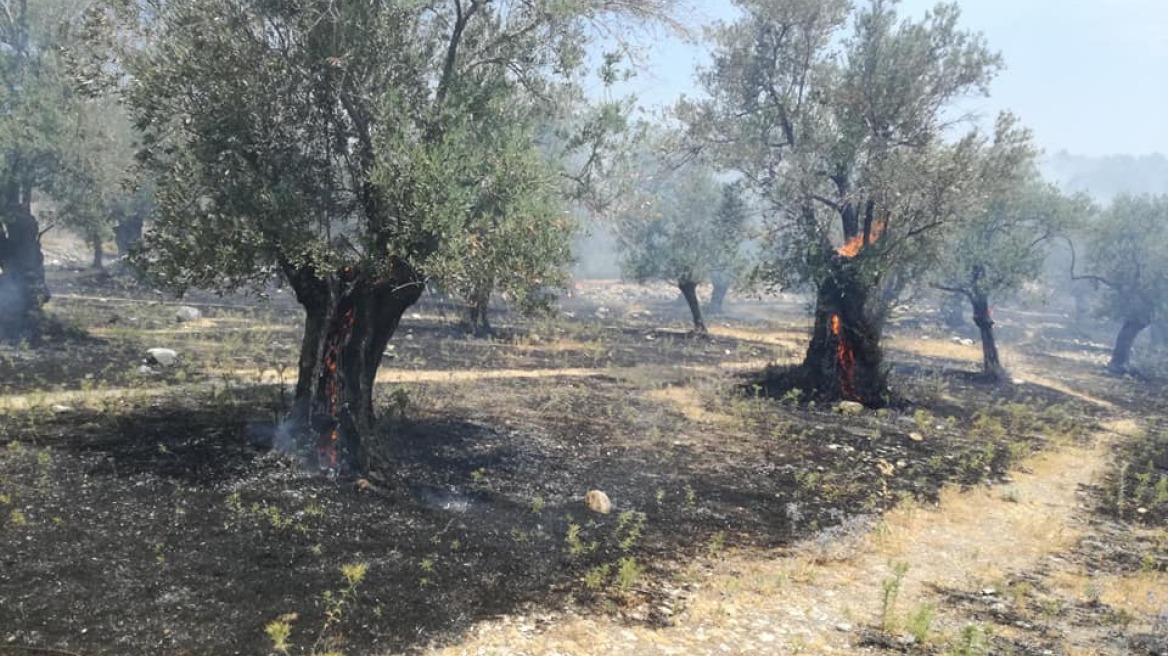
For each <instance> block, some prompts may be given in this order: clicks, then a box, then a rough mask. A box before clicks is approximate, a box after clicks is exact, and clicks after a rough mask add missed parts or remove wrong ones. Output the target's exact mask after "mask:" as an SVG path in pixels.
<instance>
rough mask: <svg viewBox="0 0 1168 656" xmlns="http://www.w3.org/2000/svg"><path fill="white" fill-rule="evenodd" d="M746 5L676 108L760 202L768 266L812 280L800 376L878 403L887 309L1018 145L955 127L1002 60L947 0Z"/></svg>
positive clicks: (801, 382) (758, 1)
mask: <svg viewBox="0 0 1168 656" xmlns="http://www.w3.org/2000/svg"><path fill="white" fill-rule="evenodd" d="M736 4H737V5H738V6H739V7H740V8H741V10H742V17H741V18H740V19H738V20H737V21H735V22H733V23H730V24H727V25H723V26H721V27H719V28H718V29H717V30H716V31H715V38H716V43H717V45H716V48H715V51H714V55H713V64H712V65H711V67H710V68H709V69H708V70H705V71H703V72H702V73H701V76H700V79H701V82H702V86H703V88H704V90H705V92H706V94H707V97H706V98H699V99H696V100H691V101H686V102H683V103H682V104H681V105H680V106H679V108H678V111H679V115H680V117H681V118H682V120H683V121H684V122H685V123H686V125H687V127H688V130H689V134H690V136H691V138H692V139H693V141H694V143H695V147H697V148H699V149H700V150H702V151H703V152H704V153H706V154H707V155H708V156H710V157H713V158H714V161H715V162H716V163H717V164H718V165H719V166H723V167H726V168H728V169H732V170H736V171H738V172H739V173H741V174H742V176H743V178H744V180H745V181H746V183H747V184H748V185H749V186H750V188H751V189H752V190H753V191H754V192H755V193H756V194H757V195H758V196H759V197H760V198H761V199H762V202H763V205H764V209H765V217H766V219H765V222H766V226H765V229H766V231H767V242H766V243H764V244H763V247H762V248H763V251H764V252H766V253H768V261H767V262H765V263H764V266H763V267H762V269H761V274H762V276H763V277H764V278H765V279H766V280H767V281H769V282H770V283H772V284H773V285H777V286H798V285H804V284H810V285H811V286H813V287H814V288H815V289H816V304H815V322H814V329H813V333H812V336H811V343H810V345H809V347H808V350H807V353H806V355H805V357H804V360H803V363H802V366H801V367H800V368H799V369H798V370H797V371H795V372H793V373H794V375H793V376H792V378H793V380H794V381H795V382H796V383H797V385H798V386H799V387H801V388H802V389H803V390H804V391H808V392H811V393H813V394H815V395H817V396H819V397H823V398H830V399H839V398H846V399H851V400H856V401H861V402H863V403H865V404H867V405H872V406H878V405H881V404H884V403H886V402H887V399H888V388H887V378H886V368H885V366H884V362H883V352H882V349H881V346H880V340H881V334H882V331H883V326H884V323H885V320H886V317H887V312H888V309H889V308H890V307H891V304H892V303H893V302H894V301H895V299H896V298H897V296H898V295H899V293H900V291H901V290H902V289H903V288H904V287H905V286H906V285H907V284H908V283H909V282H910V281H911V280H913V279H915V278H918V277H919V276H920V275H921V274H922V272H923V269H924V267H925V266H926V265H928V264H931V263H933V262H935V261H936V252H937V250H938V249H939V248H941V247H943V245H944V244H945V243H946V242H947V235H948V233H950V232H952V231H953V230H955V229H957V228H958V227H959V226H960V224H961V223H962V222H963V221H965V220H966V219H967V211H968V207H969V205H970V198H971V196H973V197H976V194H977V187H978V185H980V184H982V183H984V182H985V180H984V176H986V175H987V166H986V157H987V155H986V153H987V151H989V150H990V149H991V148H992V147H993V145H994V144H995V143H1002V144H1006V143H1010V142H1012V141H1014V139H1013V136H1012V135H1011V134H1009V133H1005V132H1002V131H999V132H997V133H996V134H995V135H993V136H992V137H988V138H987V137H985V136H982V135H979V134H978V133H976V131H973V130H970V131H969V132H967V133H966V134H965V135H963V136H960V137H958V138H953V136H951V135H957V134H958V132H957V128H958V127H960V124H959V123H957V122H956V121H957V120H956V119H953V118H952V117H953V116H957V115H960V113H959V112H955V111H954V109H955V105H956V103H957V102H958V101H960V100H962V99H964V98H966V97H968V96H970V95H974V94H984V93H986V92H987V88H988V84H989V82H990V81H991V79H992V78H993V77H994V76H995V74H996V73H997V71H998V70H999V69H1000V68H1001V60H1000V58H999V57H998V55H996V54H994V53H992V52H991V51H990V50H988V48H987V47H986V45H985V44H984V42H983V40H982V38H981V37H980V36H978V35H976V34H973V33H971V32H968V31H965V30H962V29H961V28H960V27H959V26H958V18H959V10H958V8H957V7H956V5H953V4H939V5H937V7H936V8H935V9H933V10H932V11H930V12H928V13H926V15H925V16H924V17H923V18H922V19H919V20H915V21H913V20H901V19H900V18H899V17H898V16H897V14H896V11H895V4H896V3H895V2H892V1H890V0H870V1H869V2H866V3H862V4H861V6H860V7H859V8H857V9H853V8H852V4H851V3H850V2H847V1H845V0H827V1H823V0H774V1H766V2H763V1H762V0H740V1H739V2H737V3H736ZM849 26H850V27H851V35H850V36H844V34H843V32H844V30H845V29H847V28H848V27H849ZM997 161H999V162H1001V163H1002V165H1009V164H1010V162H1011V161H1012V160H1011V159H1010V158H1002V157H999V158H997ZM994 174H996V175H1007V174H1008V172H1003V171H998V172H995V173H994ZM975 200H976V198H975Z"/></svg>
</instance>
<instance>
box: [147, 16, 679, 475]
mask: <svg viewBox="0 0 1168 656" xmlns="http://www.w3.org/2000/svg"><path fill="white" fill-rule="evenodd" d="M139 1H140V2H143V3H145V4H143V5H139V6H140V7H141V9H140V11H139V15H143V16H146V17H147V18H148V20H147V21H144V23H143V27H142V30H143V34H142V35H141V37H140V38H138V39H136V40H135V44H136V45H142V44H144V46H143V47H141V49H139V50H137V51H134V52H131V53H130V54H129V55H128V56H127V59H126V61H125V66H126V69H127V70H128V72H129V73H130V75H131V77H132V82H131V83H130V85H129V92H128V101H129V104H130V106H131V107H132V109H133V112H134V115H135V118H136V121H137V124H138V126H139V128H140V129H141V130H143V132H144V134H145V136H144V141H143V149H142V152H141V153H140V157H141V158H142V160H143V161H144V162H145V163H146V165H147V166H149V168H150V169H151V170H152V171H153V173H154V175H155V177H156V202H157V210H156V212H155V216H154V219H155V221H154V224H153V227H152V229H151V230H150V231H149V233H148V234H147V235H146V236H145V237H144V240H143V244H142V247H141V248H140V250H139V251H138V253H139V256H138V257H137V261H138V263H139V264H140V265H142V266H143V267H144V268H145V269H146V270H148V271H150V272H152V273H153V275H154V276H155V277H156V279H157V280H158V281H160V282H162V283H164V284H166V285H167V286H169V287H170V288H172V289H176V290H183V289H186V288H189V287H202V288H212V289H218V290H230V289H235V288H239V287H243V286H246V285H248V284H249V283H261V284H262V282H263V281H265V280H267V279H268V277H269V276H270V275H271V274H272V273H273V271H278V272H280V273H281V274H282V275H283V276H284V277H285V278H286V279H287V281H288V282H289V284H290V286H291V288H292V289H293V290H294V292H295V294H296V298H297V300H298V301H299V302H300V303H301V305H302V306H303V307H304V311H305V325H304V335H303V341H302V344H301V350H300V358H299V377H298V379H297V385H296V391H295V403H294V408H293V410H292V413H291V416H290V418H289V419H290V421H289V426H290V429H291V430H292V431H293V432H294V434H295V435H297V436H299V437H300V438H301V439H302V443H304V444H306V445H311V444H314V443H315V444H316V452H317V455H318V460H319V462H320V464H321V466H322V467H327V468H333V467H339V468H342V469H344V468H354V469H364V468H366V467H368V466H369V461H368V456H369V454H370V453H371V452H372V446H373V445H372V444H369V443H366V444H362V440H363V439H366V440H368V439H373V438H374V437H375V435H374V433H373V431H372V430H371V429H372V427H373V420H374V412H373V394H372V392H373V387H374V384H375V381H376V376H377V370H378V366H379V364H380V362H381V359H382V354H383V352H384V350H385V348H386V346H387V343H388V341H389V339H390V338H391V337H392V335H393V334H394V331H395V330H396V328H397V326H398V323H399V321H400V320H401V317H402V315H403V313H404V312H405V310H406V309H407V308H408V307H409V306H410V305H412V304H413V303H414V302H415V301H416V300H417V299H418V297H419V295H420V294H421V292H422V287H423V284H424V282H425V280H426V278H427V276H428V275H429V272H430V271H435V272H450V271H457V270H458V267H459V264H458V262H457V260H459V259H460V258H473V257H477V254H476V253H475V252H474V250H473V249H474V244H475V237H474V235H476V234H477V235H488V234H490V231H491V227H490V226H491V224H492V222H498V221H500V220H502V218H503V214H502V213H504V212H510V211H513V210H518V212H517V213H516V214H514V215H513V216H508V217H506V221H517V222H524V223H523V224H522V225H520V226H515V225H509V226H508V228H507V229H508V231H510V233H511V234H515V233H517V232H522V231H523V230H525V229H527V230H531V231H534V232H536V233H541V232H542V231H543V230H545V229H547V227H548V226H554V225H555V222H556V221H557V220H559V217H560V216H561V214H562V213H561V210H560V208H559V207H558V206H557V204H556V203H555V202H553V201H554V199H555V198H556V197H557V196H558V195H561V194H562V190H561V189H558V188H557V185H556V184H554V183H553V182H552V181H551V180H549V179H548V176H545V175H543V174H542V173H541V172H540V171H539V170H538V169H539V167H540V166H545V167H548V168H549V169H552V170H554V169H555V167H558V166H560V164H561V163H560V162H556V161H550V162H549V161H547V160H546V158H544V157H543V155H542V153H541V152H540V151H539V149H538V148H537V147H536V145H535V138H534V135H535V132H536V126H537V125H538V122H539V119H540V117H541V116H543V115H544V114H545V112H546V109H545V107H546V105H547V104H548V103H554V102H556V100H557V99H558V98H561V97H562V96H563V95H564V93H563V91H564V89H565V88H566V87H570V86H571V85H573V84H575V83H576V82H577V80H578V78H579V73H580V71H581V67H582V66H583V64H584V62H585V60H586V58H585V57H584V54H585V52H586V48H587V46H588V44H589V43H590V41H591V40H592V39H593V37H594V36H595V35H596V34H598V33H599V32H598V30H597V29H596V28H597V25H598V24H602V25H603V24H607V23H609V22H611V21H614V20H615V19H621V20H626V19H627V20H632V21H635V20H640V19H647V18H651V17H653V16H655V15H657V14H658V13H659V12H660V11H661V9H662V5H661V4H658V3H655V1H654V0H605V1H602V2H591V1H583V0H581V1H575V0H569V1H567V2H565V1H563V0H546V1H545V0H536V1H531V0H507V1H488V0H422V1H420V2H419V1H416V0H408V1H407V0H388V1H386V0H274V1H272V0H189V1H185V2H168V1H165V0H139ZM515 245H516V247H522V245H523V244H522V242H519V243H516V244H515ZM536 268H538V267H536ZM531 270H532V268H519V269H516V270H512V271H507V272H505V275H509V276H510V275H514V276H517V277H521V276H523V275H526V274H528V273H529V272H530V271H531Z"/></svg>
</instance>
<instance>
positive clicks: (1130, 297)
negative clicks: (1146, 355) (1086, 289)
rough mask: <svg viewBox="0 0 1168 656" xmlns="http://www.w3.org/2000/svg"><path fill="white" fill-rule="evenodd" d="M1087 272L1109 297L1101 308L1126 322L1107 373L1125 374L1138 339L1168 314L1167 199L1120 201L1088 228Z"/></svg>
mask: <svg viewBox="0 0 1168 656" xmlns="http://www.w3.org/2000/svg"><path fill="white" fill-rule="evenodd" d="M1085 233H1086V239H1087V257H1086V260H1087V262H1086V267H1085V269H1086V273H1083V272H1079V274H1077V275H1076V277H1080V278H1086V279H1089V280H1093V281H1095V282H1096V283H1098V284H1100V285H1101V286H1102V287H1103V288H1104V290H1105V291H1106V293H1105V294H1104V300H1103V305H1102V307H1101V308H1100V309H1101V311H1102V313H1103V314H1104V315H1105V316H1108V317H1111V318H1113V319H1116V320H1118V321H1120V322H1122V325H1121V327H1120V332H1119V335H1118V336H1117V338H1116V343H1115V349H1114V351H1113V352H1112V356H1111V361H1110V362H1109V363H1108V368H1109V369H1111V370H1112V371H1114V372H1116V373H1122V372H1124V371H1126V370H1127V368H1128V364H1129V362H1130V359H1131V350H1132V344H1133V343H1134V342H1135V340H1136V337H1138V336H1139V334H1140V333H1141V332H1142V331H1143V330H1144V328H1147V327H1148V325H1150V324H1151V323H1152V322H1153V321H1155V320H1156V319H1157V318H1159V317H1162V316H1163V314H1164V313H1165V311H1166V310H1168V259H1165V257H1164V254H1165V253H1168V196H1150V195H1143V196H1131V195H1120V196H1117V197H1116V198H1115V199H1114V200H1113V201H1112V202H1111V204H1110V205H1109V206H1108V207H1107V209H1105V210H1104V211H1103V212H1102V213H1101V215H1100V216H1098V217H1097V218H1095V220H1093V221H1091V222H1089V223H1088V224H1087V227H1086V228H1085Z"/></svg>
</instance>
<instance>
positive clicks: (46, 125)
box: [0, 0, 77, 341]
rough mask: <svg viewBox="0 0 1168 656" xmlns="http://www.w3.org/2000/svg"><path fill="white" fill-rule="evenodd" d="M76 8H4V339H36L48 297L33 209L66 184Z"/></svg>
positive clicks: (0, 308)
mask: <svg viewBox="0 0 1168 656" xmlns="http://www.w3.org/2000/svg"><path fill="white" fill-rule="evenodd" d="M76 9H77V8H76V3H75V2H70V1H69V0H36V1H34V2H29V1H28V0H14V1H12V2H7V3H5V5H4V7H3V11H0V339H22V338H29V339H32V340H34V341H35V340H36V339H38V338H39V332H40V328H41V322H42V308H43V306H44V304H45V303H46V302H48V300H49V290H48V286H47V285H46V284H45V266H44V255H43V253H42V252H41V245H40V236H41V231H42V228H41V225H40V223H39V221H38V220H37V217H36V216H34V215H33V211H32V210H33V201H34V200H39V199H41V198H47V197H48V196H50V195H51V194H52V193H53V191H54V190H55V189H56V188H57V187H59V186H60V184H61V182H62V177H63V173H64V172H65V167H64V160H65V151H66V150H67V148H68V147H69V144H70V142H71V140H72V135H73V134H74V131H73V129H72V128H73V125H74V120H73V119H74V117H75V109H76V95H75V93H74V90H73V87H72V85H71V81H70V79H69V76H68V75H67V71H66V70H65V68H64V66H63V64H62V61H61V57H60V46H61V41H62V39H63V38H64V36H65V35H66V34H68V31H67V30H66V29H65V28H66V27H67V26H68V24H69V21H70V20H71V19H73V18H75V17H76V16H77V11H76Z"/></svg>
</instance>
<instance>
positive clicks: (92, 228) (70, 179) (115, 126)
mask: <svg viewBox="0 0 1168 656" xmlns="http://www.w3.org/2000/svg"><path fill="white" fill-rule="evenodd" d="M75 121H76V122H75V124H74V131H73V137H74V138H73V140H72V142H71V143H70V144H69V145H68V147H67V148H66V149H65V150H64V151H63V161H62V164H63V175H62V176H61V177H60V183H59V184H58V185H57V189H56V190H55V193H54V195H53V198H54V201H55V204H56V206H57V214H58V216H59V220H60V223H61V224H62V225H63V226H64V227H66V228H68V229H70V230H72V231H73V232H75V233H77V234H78V235H80V236H81V237H83V238H84V239H85V241H86V242H87V243H88V244H89V245H90V247H91V248H92V251H93V260H92V266H93V268H95V269H101V268H103V260H104V255H105V253H104V244H105V242H106V241H107V240H108V239H110V238H111V237H114V236H115V231H117V230H119V229H120V230H122V231H123V233H122V234H123V242H122V243H119V251H120V252H121V254H123V255H124V254H125V250H124V248H123V245H124V241H125V238H127V237H130V238H132V235H128V234H126V230H127V227H126V224H127V223H129V222H131V221H133V220H135V218H137V220H138V221H139V225H140V222H141V220H142V218H143V215H144V213H146V212H148V196H147V194H148V189H144V186H145V185H144V184H143V183H142V182H141V181H140V180H139V179H138V171H137V168H136V167H135V165H134V136H133V128H132V126H131V124H130V121H129V117H128V116H126V114H125V112H124V110H123V108H122V107H121V106H120V105H119V104H118V102H117V101H116V98H114V97H113V96H109V95H105V96H100V97H95V98H89V99H86V100H84V101H82V102H80V103H79V104H78V110H77V113H76V116H75Z"/></svg>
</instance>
